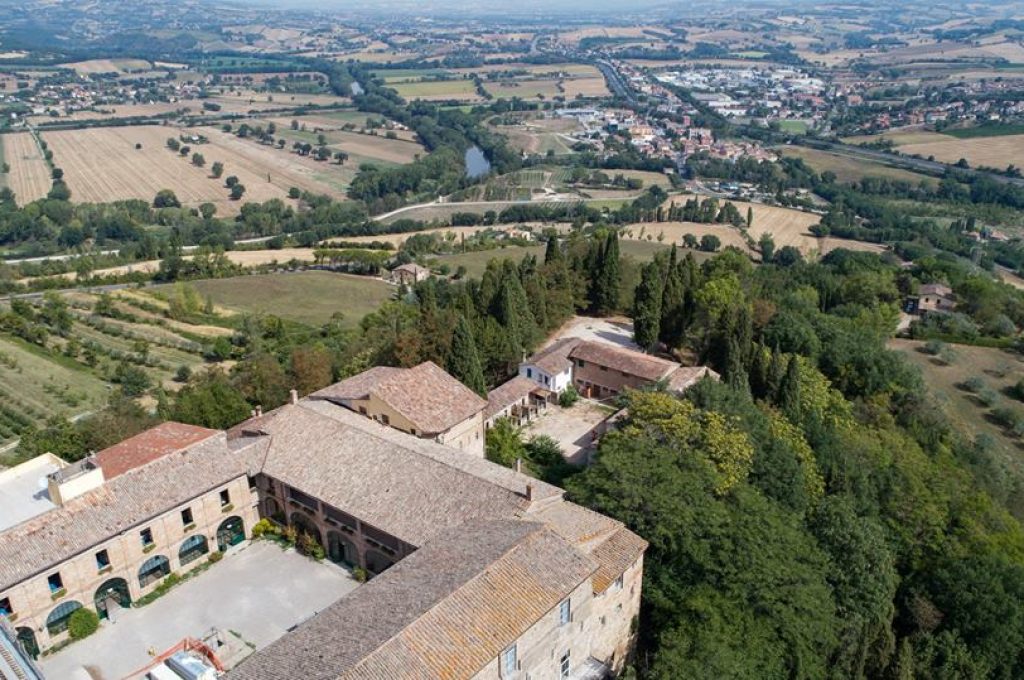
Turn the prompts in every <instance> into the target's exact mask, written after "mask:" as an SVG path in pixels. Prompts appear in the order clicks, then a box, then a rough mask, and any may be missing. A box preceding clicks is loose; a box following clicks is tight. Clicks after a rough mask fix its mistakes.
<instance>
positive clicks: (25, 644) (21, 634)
mask: <svg viewBox="0 0 1024 680" xmlns="http://www.w3.org/2000/svg"><path fill="white" fill-rule="evenodd" d="M17 634H18V644H19V645H21V648H22V649H23V650H24V651H25V653H26V654H28V655H29V656H31V657H32V658H33V659H38V658H39V642H38V641H37V640H36V632H35V631H34V630H32V629H31V628H28V627H27V626H22V627H21V628H18V630H17Z"/></svg>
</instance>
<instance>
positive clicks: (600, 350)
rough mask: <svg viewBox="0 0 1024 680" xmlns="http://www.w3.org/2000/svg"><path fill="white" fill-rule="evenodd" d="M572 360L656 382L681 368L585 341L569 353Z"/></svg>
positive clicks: (640, 354)
mask: <svg viewBox="0 0 1024 680" xmlns="http://www.w3.org/2000/svg"><path fill="white" fill-rule="evenodd" d="M569 357H570V358H571V359H582V360H583V361H588V362H591V363H594V364H597V365H599V366H607V367H608V368H610V369H612V370H615V371H622V372H624V373H628V374H630V375H635V376H637V377H640V378H643V379H645V380H650V381H652V382H653V381H656V380H661V379H662V378H666V377H668V376H669V374H670V373H672V371H674V370H676V369H677V368H679V364H677V363H676V362H674V361H669V360H667V359H662V358H660V357H655V356H651V355H650V354H644V353H643V352H637V351H635V350H631V349H626V348H625V347H618V346H616V345H609V344H608V343H604V342H591V341H589V340H584V341H582V342H580V343H579V344H578V345H576V347H574V348H573V350H572V352H570V353H569Z"/></svg>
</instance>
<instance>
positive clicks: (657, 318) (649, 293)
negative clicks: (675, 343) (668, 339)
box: [633, 262, 663, 352]
mask: <svg viewBox="0 0 1024 680" xmlns="http://www.w3.org/2000/svg"><path fill="white" fill-rule="evenodd" d="M662 295H663V291H662V275H661V267H659V266H658V264H657V263H655V262H650V263H648V264H646V265H644V267H643V269H642V270H641V273H640V283H639V285H637V287H636V295H635V299H634V302H633V339H634V340H636V344H638V345H639V346H640V348H641V349H643V350H644V351H645V352H647V351H650V350H651V349H652V348H653V347H654V346H655V345H656V344H657V343H658V337H659V335H660V331H661V298H662Z"/></svg>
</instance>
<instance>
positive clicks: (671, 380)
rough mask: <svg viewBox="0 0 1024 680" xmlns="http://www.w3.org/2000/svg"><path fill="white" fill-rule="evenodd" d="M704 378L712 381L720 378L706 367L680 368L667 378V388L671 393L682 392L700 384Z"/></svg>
mask: <svg viewBox="0 0 1024 680" xmlns="http://www.w3.org/2000/svg"><path fill="white" fill-rule="evenodd" d="M704 376H710V377H711V378H712V379H713V380H719V379H720V378H721V376H719V375H718V373H716V372H715V371H712V370H711V369H710V368H708V367H707V366H680V367H679V368H677V369H676V370H674V371H672V375H670V376H669V377H668V385H667V387H668V389H669V390H670V391H672V392H683V391H685V390H688V389H690V388H691V387H693V386H694V385H696V384H697V383H698V382H700V381H701V379H703V378H704Z"/></svg>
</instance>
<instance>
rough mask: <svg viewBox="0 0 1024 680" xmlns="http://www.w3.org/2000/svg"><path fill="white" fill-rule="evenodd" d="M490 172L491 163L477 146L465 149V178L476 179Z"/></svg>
mask: <svg viewBox="0 0 1024 680" xmlns="http://www.w3.org/2000/svg"><path fill="white" fill-rule="evenodd" d="M490 171H491V162H490V161H489V160H487V156H485V155H484V152H483V151H482V150H481V149H480V147H479V146H471V147H469V148H468V149H466V176H467V177H469V178H470V179H476V178H477V177H480V176H481V175H486V174H487V173H489V172H490Z"/></svg>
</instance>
